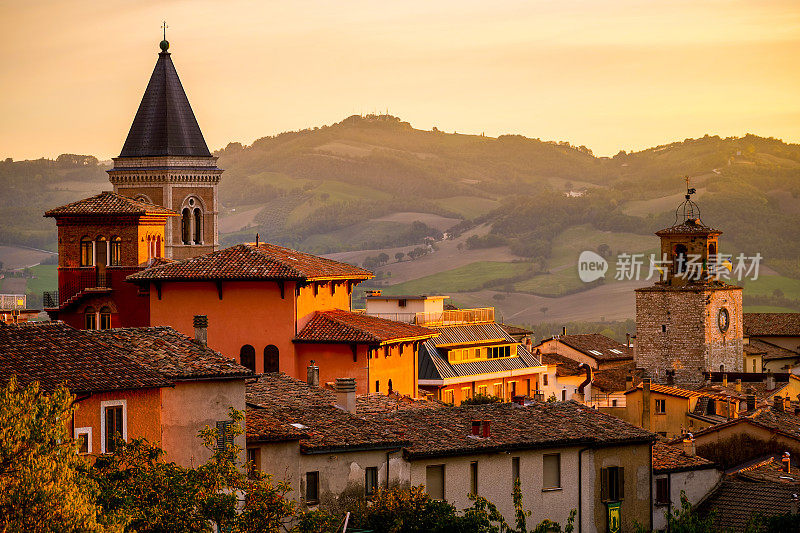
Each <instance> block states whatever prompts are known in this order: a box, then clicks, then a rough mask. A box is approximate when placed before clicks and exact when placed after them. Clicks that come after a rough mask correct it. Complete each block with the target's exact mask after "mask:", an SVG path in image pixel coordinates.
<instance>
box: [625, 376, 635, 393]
mask: <svg viewBox="0 0 800 533" xmlns="http://www.w3.org/2000/svg"><path fill="white" fill-rule="evenodd" d="M632 388H633V376H631V375H630V374H629V375H627V376H625V390H631V389H632Z"/></svg>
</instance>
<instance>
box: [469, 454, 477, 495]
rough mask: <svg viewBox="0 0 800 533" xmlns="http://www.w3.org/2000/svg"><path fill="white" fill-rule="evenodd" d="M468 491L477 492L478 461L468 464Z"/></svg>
mask: <svg viewBox="0 0 800 533" xmlns="http://www.w3.org/2000/svg"><path fill="white" fill-rule="evenodd" d="M469 493H470V494H475V495H477V494H478V461H472V462H471V463H470V464H469Z"/></svg>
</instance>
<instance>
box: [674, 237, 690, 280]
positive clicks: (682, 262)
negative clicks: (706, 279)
mask: <svg viewBox="0 0 800 533" xmlns="http://www.w3.org/2000/svg"><path fill="white" fill-rule="evenodd" d="M688 251H689V250H688V249H687V248H686V245H683V244H678V245H676V246H675V274H682V273H683V272H686V261H687V260H688V257H687V255H686V254H687V252H688Z"/></svg>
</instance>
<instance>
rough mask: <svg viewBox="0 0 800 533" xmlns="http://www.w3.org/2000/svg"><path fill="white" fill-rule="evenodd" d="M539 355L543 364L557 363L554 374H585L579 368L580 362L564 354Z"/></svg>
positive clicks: (564, 375) (560, 375) (561, 375)
mask: <svg viewBox="0 0 800 533" xmlns="http://www.w3.org/2000/svg"><path fill="white" fill-rule="evenodd" d="M540 357H541V358H542V364H543V365H558V366H557V367H556V376H558V377H569V376H583V375H585V374H586V371H585V370H582V369H581V364H580V363H579V362H578V361H576V360H575V359H570V358H569V357H567V356H565V355H559V354H557V353H543V354H541V356H540Z"/></svg>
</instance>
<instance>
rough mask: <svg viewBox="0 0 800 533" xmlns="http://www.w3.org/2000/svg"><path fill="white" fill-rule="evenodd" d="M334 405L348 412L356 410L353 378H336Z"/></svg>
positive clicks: (354, 381)
mask: <svg viewBox="0 0 800 533" xmlns="http://www.w3.org/2000/svg"><path fill="white" fill-rule="evenodd" d="M335 388H336V407H338V408H339V409H344V410H345V411H347V412H348V413H355V412H356V380H355V378H336V385H335Z"/></svg>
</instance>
